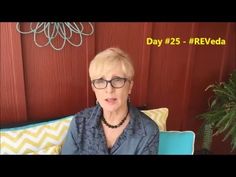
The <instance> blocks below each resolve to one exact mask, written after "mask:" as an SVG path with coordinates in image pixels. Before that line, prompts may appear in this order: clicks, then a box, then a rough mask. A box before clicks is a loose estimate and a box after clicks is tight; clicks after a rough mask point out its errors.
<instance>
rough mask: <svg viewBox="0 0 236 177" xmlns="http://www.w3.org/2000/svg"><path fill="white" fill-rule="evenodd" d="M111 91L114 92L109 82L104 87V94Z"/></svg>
mask: <svg viewBox="0 0 236 177" xmlns="http://www.w3.org/2000/svg"><path fill="white" fill-rule="evenodd" d="M113 90H114V88H113V87H112V85H111V83H110V82H109V83H108V84H107V87H106V92H108V93H111V92H112V91H113Z"/></svg>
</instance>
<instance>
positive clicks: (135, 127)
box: [61, 48, 159, 155]
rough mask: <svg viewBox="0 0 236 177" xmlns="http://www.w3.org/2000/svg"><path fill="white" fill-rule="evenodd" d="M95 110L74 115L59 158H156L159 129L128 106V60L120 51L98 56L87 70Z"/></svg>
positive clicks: (130, 73) (130, 82) (130, 70)
mask: <svg viewBox="0 0 236 177" xmlns="http://www.w3.org/2000/svg"><path fill="white" fill-rule="evenodd" d="M89 76H90V79H91V85H92V89H93V91H94V93H95V96H96V99H97V101H96V106H94V107H91V108H87V109H85V110H83V111H81V112H79V113H77V114H76V115H75V117H74V118H73V120H72V122H71V124H70V128H69V131H68V133H67V136H66V140H65V143H64V145H63V147H62V151H61V153H62V154H91V155H94V154H112V155H113V154H134V155H135V154H157V151H158V145H159V128H158V126H157V125H156V123H155V122H154V121H153V120H151V119H150V118H149V117H148V116H146V115H145V114H143V113H142V112H140V111H139V110H138V109H137V108H135V107H134V106H132V104H131V103H130V102H129V95H130V94H131V92H132V88H133V85H134V82H133V77H134V67H133V64H132V62H131V59H130V57H129V56H128V55H127V54H126V53H125V52H124V51H122V50H121V49H119V48H108V49H106V50H104V51H102V52H100V53H98V54H97V55H96V56H95V57H94V59H93V60H92V61H91V63H90V66H89Z"/></svg>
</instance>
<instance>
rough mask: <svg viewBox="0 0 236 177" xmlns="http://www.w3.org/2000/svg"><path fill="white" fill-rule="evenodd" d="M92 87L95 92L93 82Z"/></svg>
mask: <svg viewBox="0 0 236 177" xmlns="http://www.w3.org/2000/svg"><path fill="white" fill-rule="evenodd" d="M91 87H92V90H93V91H94V92H95V90H94V86H93V84H91Z"/></svg>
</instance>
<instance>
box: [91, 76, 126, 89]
mask: <svg viewBox="0 0 236 177" xmlns="http://www.w3.org/2000/svg"><path fill="white" fill-rule="evenodd" d="M115 79H122V80H124V84H123V85H122V86H121V87H114V85H112V81H113V80H115ZM97 80H103V81H106V85H105V87H104V88H97V87H96V86H95V82H96V81H97ZM127 81H128V82H130V80H129V79H128V78H122V77H116V78H113V79H111V80H106V79H103V78H100V79H94V80H92V81H91V82H92V84H93V86H94V87H95V88H96V89H98V90H102V89H105V88H107V85H108V83H110V84H111V86H112V87H113V88H115V89H119V88H122V87H124V85H125V83H126V82H127Z"/></svg>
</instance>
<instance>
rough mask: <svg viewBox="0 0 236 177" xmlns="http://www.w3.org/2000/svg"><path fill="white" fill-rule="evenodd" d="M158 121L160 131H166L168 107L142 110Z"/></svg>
mask: <svg viewBox="0 0 236 177" xmlns="http://www.w3.org/2000/svg"><path fill="white" fill-rule="evenodd" d="M142 112H143V113H145V114H146V115H147V116H149V117H150V118H151V119H152V120H154V121H155V122H156V124H157V125H158V127H159V129H160V131H166V120H167V117H168V113H169V110H168V108H158V109H150V110H145V111H142Z"/></svg>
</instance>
